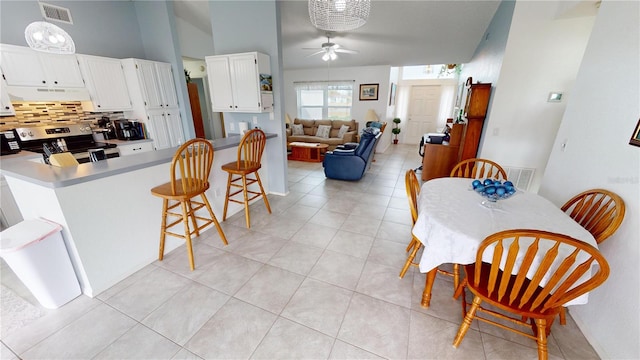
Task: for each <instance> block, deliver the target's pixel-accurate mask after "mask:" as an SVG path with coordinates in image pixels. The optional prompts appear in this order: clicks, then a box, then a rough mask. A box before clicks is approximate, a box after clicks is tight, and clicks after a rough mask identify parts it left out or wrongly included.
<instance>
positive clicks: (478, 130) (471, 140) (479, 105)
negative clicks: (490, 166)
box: [458, 77, 491, 161]
mask: <svg viewBox="0 0 640 360" xmlns="http://www.w3.org/2000/svg"><path fill="white" fill-rule="evenodd" d="M466 87H467V96H466V100H465V106H464V117H465V118H466V120H467V121H466V122H467V126H466V128H465V132H464V135H463V138H462V144H461V149H460V158H459V160H458V161H463V160H467V159H471V158H474V157H476V155H477V154H478V146H479V145H480V137H481V136H482V128H483V127H484V120H485V117H486V116H487V108H488V107H489V97H490V96H491V83H476V84H473V83H472V79H471V77H469V78H468V79H467V84H466Z"/></svg>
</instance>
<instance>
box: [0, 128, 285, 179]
mask: <svg viewBox="0 0 640 360" xmlns="http://www.w3.org/2000/svg"><path fill="white" fill-rule="evenodd" d="M276 136H277V135H276V134H271V133H269V134H267V139H270V138H274V137H276ZM240 139H241V138H240V136H231V137H227V138H223V139H216V140H212V142H213V149H214V151H216V152H218V151H221V150H224V149H229V148H237V147H238V144H239V143H240ZM146 141H153V140H150V139H145V140H134V141H125V140H106V141H105V142H111V143H115V144H123V143H124V144H133V143H135V142H146ZM176 149H177V148H171V149H164V150H157V151H151V152H145V153H140V154H135V155H130V156H122V157H118V158H112V159H108V160H103V161H98V162H93V163H85V164H80V165H78V166H74V167H66V168H59V167H55V166H50V165H46V164H41V163H38V162H36V161H24V160H25V156H29V155H31V156H34V158H37V159H40V158H41V157H42V156H41V155H39V154H34V153H30V152H25V151H21V152H20V153H19V154H15V155H9V156H3V157H2V161H1V162H0V171H2V174H3V175H4V176H11V177H15V178H19V179H21V180H25V181H29V182H31V183H34V184H37V185H41V186H45V187H49V188H59V187H65V186H70V185H75V184H80V183H83V182H86V181H92V180H97V179H101V178H104V177H108V176H113V175H117V174H122V173H125V172H129V171H135V170H139V169H143V168H146V167H150V166H154V165H158V164H162V163H166V162H170V161H171V159H172V158H173V155H174V154H175V152H176Z"/></svg>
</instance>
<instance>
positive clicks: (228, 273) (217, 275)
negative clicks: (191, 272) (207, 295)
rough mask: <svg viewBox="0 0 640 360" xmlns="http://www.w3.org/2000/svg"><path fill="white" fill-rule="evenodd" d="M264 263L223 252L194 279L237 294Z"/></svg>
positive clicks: (226, 292)
mask: <svg viewBox="0 0 640 360" xmlns="http://www.w3.org/2000/svg"><path fill="white" fill-rule="evenodd" d="M262 266H263V264H262V263H259V262H257V261H253V260H250V259H247V258H244V257H242V256H238V255H235V254H231V253H226V252H225V253H222V254H220V256H218V257H217V258H216V259H215V260H214V264H213V265H212V266H211V267H209V268H207V270H206V271H205V272H203V273H202V274H201V275H199V276H197V277H196V278H195V279H194V280H195V281H197V282H199V283H201V284H204V285H206V286H209V287H210V288H212V289H216V290H218V291H221V292H223V293H225V294H228V295H233V294H235V293H236V292H237V291H238V290H239V289H240V288H241V287H242V285H244V284H245V283H246V282H247V281H248V280H249V279H250V278H251V277H252V276H253V274H255V273H256V272H257V271H258V270H259V269H260V268H262Z"/></svg>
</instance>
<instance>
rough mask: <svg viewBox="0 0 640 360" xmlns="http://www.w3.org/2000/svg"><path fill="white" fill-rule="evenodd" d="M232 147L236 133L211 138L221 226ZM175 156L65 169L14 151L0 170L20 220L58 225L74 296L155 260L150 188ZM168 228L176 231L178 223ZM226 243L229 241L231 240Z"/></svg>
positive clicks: (265, 174) (165, 175)
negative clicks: (72, 276)
mask: <svg viewBox="0 0 640 360" xmlns="http://www.w3.org/2000/svg"><path fill="white" fill-rule="evenodd" d="M275 137H277V135H275V134H267V138H268V139H271V138H275ZM239 142H240V137H239V136H237V137H229V138H225V139H216V140H215V141H213V145H214V149H215V154H214V162H213V168H212V170H211V175H210V184H211V186H210V188H209V190H208V191H207V193H206V194H207V197H208V199H209V201H210V203H211V206H212V208H213V211H214V213H215V214H216V216H217V218H218V220H219V221H222V213H223V209H224V198H225V196H224V194H225V192H226V186H227V173H225V172H224V171H222V169H221V166H222V165H223V164H225V163H227V162H232V161H235V160H236V158H237V146H238V144H239ZM270 143H271V141H267V149H266V150H265V151H268V150H269V147H270ZM274 144H275V143H274ZM273 149H274V150H275V147H273ZM175 151H176V149H175V148H174V149H166V150H160V151H149V152H143V153H139V154H133V155H129V156H123V157H119V158H112V159H107V160H102V161H98V162H94V163H86V164H80V165H78V166H72V167H66V168H58V167H54V166H50V165H45V164H42V163H38V162H36V161H31V160H39V158H40V157H41V155H39V154H33V153H28V152H25V151H22V152H21V153H20V154H17V155H11V156H8V157H5V156H3V157H2V161H1V162H0V170H1V173H2V175H4V177H5V178H6V181H7V184H8V185H9V187H10V189H11V192H12V194H13V196H14V198H15V200H16V204H17V205H18V208H19V209H20V213H21V214H22V216H23V218H24V219H34V218H39V217H42V218H45V219H48V220H51V221H53V222H56V223H58V224H60V225H62V235H63V238H64V241H65V244H66V246H67V250H68V252H69V255H70V257H71V261H72V263H73V266H74V270H75V272H76V275H77V276H78V280H79V282H80V286H81V288H82V292H83V293H84V294H86V295H88V296H91V297H94V296H96V295H98V294H99V293H101V292H103V291H105V290H107V289H108V288H109V287H111V286H113V285H115V284H116V283H118V282H119V281H121V280H123V279H124V278H126V277H128V276H130V275H132V274H133V273H135V272H136V271H138V270H140V269H142V268H143V267H145V266H147V265H148V264H150V263H152V262H154V261H156V259H157V257H158V242H159V239H160V224H161V220H162V219H161V212H162V200H161V199H160V198H158V197H155V196H152V195H151V193H150V190H151V188H153V187H154V186H157V185H160V184H162V183H164V182H167V181H169V166H170V164H171V160H172V159H173V155H174V153H175ZM266 159H267V156H264V157H263V160H262V165H263V166H262V168H261V169H260V177H261V178H262V180H263V184H264V185H265V191H266V192H267V193H268V192H269V189H268V185H267V184H268V183H269V182H268V178H269V163H268V161H267V160H266ZM255 186H257V184H256V185H255ZM254 201H262V200H261V199H254ZM242 210H243V206H242V205H241V204H236V203H230V204H229V209H228V215H229V216H231V215H233V214H235V213H237V212H239V211H242ZM199 211H203V209H201V210H199ZM204 211H206V210H204ZM174 230H175V232H177V233H180V232H181V231H182V229H181V225H177V226H176V228H175V229H174ZM227 239H228V241H229V243H230V244H232V243H233V242H234V241H235V240H236V239H234V238H233V237H227ZM216 240H217V239H208V238H207V239H205V240H202V241H216ZM183 244H184V240H182V239H179V238H174V237H167V239H166V243H165V252H166V253H168V252H169V251H172V250H174V249H176V248H178V247H181V246H182V245H183ZM180 256H184V266H185V269H188V268H189V263H188V261H187V254H186V252H185V253H184V254H180ZM195 256H196V257H197V256H198V254H197V252H196V254H195ZM196 264H198V261H197V259H196Z"/></svg>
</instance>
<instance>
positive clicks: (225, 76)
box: [205, 56, 233, 111]
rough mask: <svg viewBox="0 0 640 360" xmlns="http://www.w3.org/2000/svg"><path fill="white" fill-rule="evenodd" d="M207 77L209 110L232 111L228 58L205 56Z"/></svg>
mask: <svg viewBox="0 0 640 360" xmlns="http://www.w3.org/2000/svg"><path fill="white" fill-rule="evenodd" d="M205 59H206V61H207V75H208V76H209V92H210V93H211V110H213V111H233V94H232V92H231V72H230V70H229V57H228V56H212V57H209V56H207V57H206V58H205Z"/></svg>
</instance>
